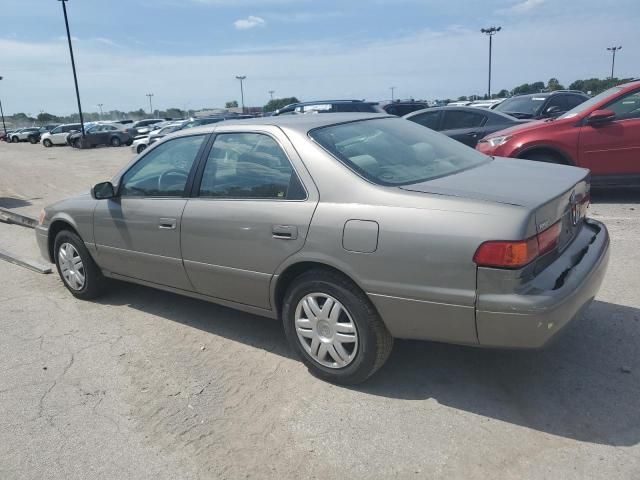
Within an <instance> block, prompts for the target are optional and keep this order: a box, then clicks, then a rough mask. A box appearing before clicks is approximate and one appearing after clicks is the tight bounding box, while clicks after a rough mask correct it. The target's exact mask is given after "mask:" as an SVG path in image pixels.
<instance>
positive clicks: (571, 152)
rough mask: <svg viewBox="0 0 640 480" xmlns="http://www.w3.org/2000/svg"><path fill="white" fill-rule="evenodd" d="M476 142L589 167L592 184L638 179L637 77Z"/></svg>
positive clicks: (489, 150) (501, 152)
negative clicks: (558, 113) (551, 115)
mask: <svg viewBox="0 0 640 480" xmlns="http://www.w3.org/2000/svg"><path fill="white" fill-rule="evenodd" d="M476 148H477V149H478V150H480V151H481V152H483V153H486V154H487V155H492V156H499V157H515V158H525V159H529V160H538V161H542V162H554V163H564V164H567V165H575V166H577V167H584V168H588V169H590V170H591V174H592V182H593V184H596V185H597V184H601V185H630V184H636V185H640V81H633V82H630V83H626V84H624V85H619V86H617V87H613V88H610V89H609V90H607V91H605V92H602V93H601V94H599V95H597V96H595V97H593V98H591V99H589V100H587V101H586V102H584V103H582V104H580V105H578V106H577V107H575V108H573V109H572V110H569V111H568V112H567V113H565V114H564V115H562V116H560V117H558V118H556V119H548V120H540V121H535V122H529V123H525V124H522V125H518V126H515V127H511V128H507V129H506V130H501V131H499V132H496V133H492V134H491V135H487V136H486V137H485V138H483V139H482V140H480V142H478V145H477V147H476Z"/></svg>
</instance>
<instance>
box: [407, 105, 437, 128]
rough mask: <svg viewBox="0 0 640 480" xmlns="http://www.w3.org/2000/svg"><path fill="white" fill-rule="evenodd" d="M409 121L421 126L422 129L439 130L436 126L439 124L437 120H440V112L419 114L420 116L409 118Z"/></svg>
mask: <svg viewBox="0 0 640 480" xmlns="http://www.w3.org/2000/svg"><path fill="white" fill-rule="evenodd" d="M409 120H411V121H412V122H416V123H417V124H419V125H422V126H423V127H427V128H430V129H431V130H436V131H437V130H439V128H438V126H439V125H438V124H439V120H440V111H437V110H436V111H435V112H426V113H421V114H420V115H414V116H413V117H411V118H410V119H409Z"/></svg>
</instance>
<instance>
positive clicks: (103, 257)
mask: <svg viewBox="0 0 640 480" xmlns="http://www.w3.org/2000/svg"><path fill="white" fill-rule="evenodd" d="M205 138H206V135H191V136H187V137H178V138H175V139H173V140H170V141H168V142H166V143H163V144H161V145H158V146H157V147H156V148H154V149H152V150H150V151H149V153H147V154H146V155H144V156H143V157H142V158H140V160H139V161H137V162H136V163H135V164H134V165H133V166H132V167H131V168H130V169H129V170H128V171H127V172H126V173H125V174H124V175H123V176H122V178H121V180H120V182H119V188H118V195H117V196H116V197H115V198H113V199H109V200H100V201H99V202H98V205H97V207H96V209H95V213H94V234H95V241H96V247H97V252H98V263H99V264H100V266H101V267H102V268H103V269H105V270H108V271H110V272H113V273H117V274H119V275H124V276H126V277H131V278H136V279H140V280H145V281H149V282H153V283H157V284H161V285H167V286H170V287H175V288H180V289H184V290H192V288H191V284H190V283H189V281H188V279H187V276H186V274H185V271H184V268H183V266H182V259H181V258H180V218H181V216H182V212H183V210H184V207H185V205H186V202H187V199H186V191H187V189H188V186H189V183H190V182H189V181H190V179H191V178H192V176H193V175H194V171H193V170H194V165H195V160H196V158H197V157H198V154H199V152H200V149H201V148H202V147H203V143H205V142H204V140H205Z"/></svg>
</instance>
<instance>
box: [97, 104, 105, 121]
mask: <svg viewBox="0 0 640 480" xmlns="http://www.w3.org/2000/svg"><path fill="white" fill-rule="evenodd" d="M103 105H104V103H99V104H98V108H99V109H100V120H102V106H103Z"/></svg>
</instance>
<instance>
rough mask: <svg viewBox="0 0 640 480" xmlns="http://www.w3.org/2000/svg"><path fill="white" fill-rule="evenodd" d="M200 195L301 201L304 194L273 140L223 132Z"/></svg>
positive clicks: (278, 146) (254, 135)
mask: <svg viewBox="0 0 640 480" xmlns="http://www.w3.org/2000/svg"><path fill="white" fill-rule="evenodd" d="M200 196H201V197H221V198H267V199H268V198H274V199H283V200H284V199H287V200H300V199H303V198H305V193H304V190H303V188H302V185H301V184H300V181H299V180H298V177H297V175H296V173H295V172H294V170H293V167H292V166H291V163H290V162H289V159H288V158H287V156H286V154H285V153H284V151H283V150H282V148H280V145H278V143H277V142H276V141H275V140H274V139H273V138H271V137H270V136H268V135H264V134H260V133H223V134H220V135H218V136H217V137H216V140H215V143H214V144H213V148H212V149H211V152H210V153H209V158H208V159H207V163H206V165H205V168H204V172H203V174H202V182H201V184H200Z"/></svg>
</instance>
